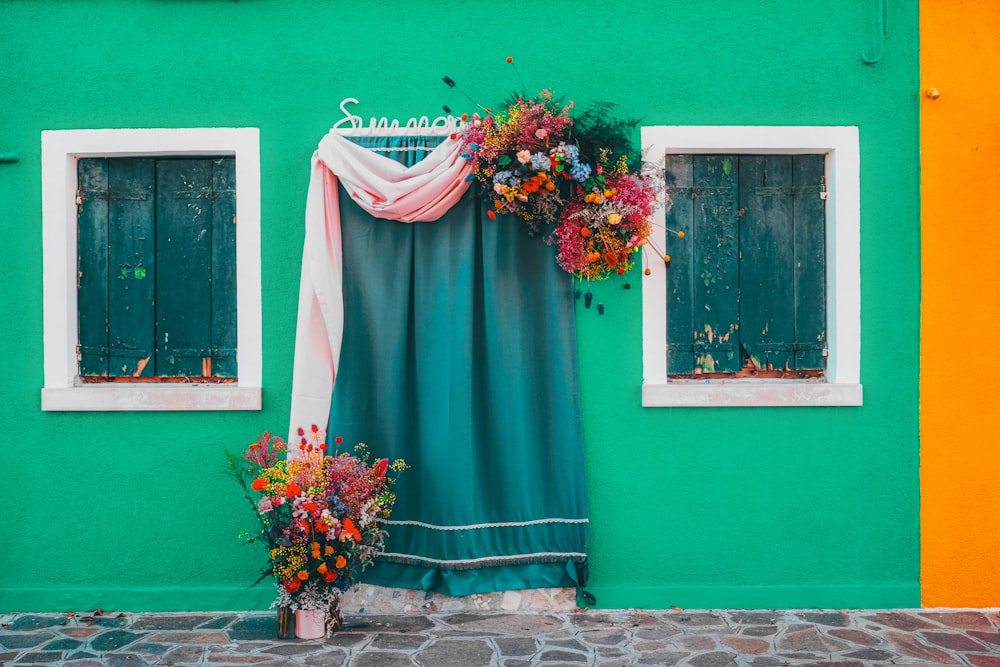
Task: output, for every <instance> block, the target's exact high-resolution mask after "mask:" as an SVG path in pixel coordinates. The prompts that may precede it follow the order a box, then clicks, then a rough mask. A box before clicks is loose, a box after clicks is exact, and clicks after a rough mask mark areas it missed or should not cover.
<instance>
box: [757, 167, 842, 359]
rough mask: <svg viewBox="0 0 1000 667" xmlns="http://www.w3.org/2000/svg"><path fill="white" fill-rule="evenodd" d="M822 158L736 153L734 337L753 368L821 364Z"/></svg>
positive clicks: (823, 285)
mask: <svg viewBox="0 0 1000 667" xmlns="http://www.w3.org/2000/svg"><path fill="white" fill-rule="evenodd" d="M823 163H824V158H823V156H822V155H796V156H792V155H755V156H743V157H741V159H740V206H741V208H742V210H743V211H744V215H743V216H742V217H741V218H740V342H741V345H742V346H743V351H744V354H745V355H747V358H748V359H749V360H750V362H751V364H752V365H753V366H754V367H755V368H758V369H765V370H772V369H773V370H804V369H821V368H825V363H824V357H823V354H822V351H823V349H824V347H825V333H824V332H825V322H826V313H825V302H826V297H825V279H826V278H825V253H824V235H825V225H824V202H823V200H822V199H821V192H822V184H823V169H824V165H823Z"/></svg>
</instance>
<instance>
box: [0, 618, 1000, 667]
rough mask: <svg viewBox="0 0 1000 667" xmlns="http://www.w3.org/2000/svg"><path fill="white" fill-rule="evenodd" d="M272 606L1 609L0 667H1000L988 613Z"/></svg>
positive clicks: (996, 630)
mask: <svg viewBox="0 0 1000 667" xmlns="http://www.w3.org/2000/svg"><path fill="white" fill-rule="evenodd" d="M276 630H277V621H276V617H275V613H274V612H219V613H206V612H197V613H145V614H128V613H120V614H119V613H113V614H96V613H95V614H91V615H81V614H0V665H3V666H4V667H15V666H18V667H20V666H24V665H33V666H36V667H38V666H45V665H49V666H52V667H64V666H65V667H98V666H111V667H151V666H153V665H164V666H165V665H170V666H172V667H184V666H188V665H190V666H192V667H193V666H197V665H200V666H212V667H229V666H235V665H260V666H279V665H315V666H320V665H322V666H330V667H369V666H370V667H396V666H398V667H581V666H584V665H586V666H591V665H594V666H605V667H631V666H633V665H635V666H640V665H692V666H693V667H730V666H737V667H786V666H793V665H795V666H798V665H802V666H806V665H808V666H818V665H833V666H835V667H874V666H876V665H889V664H892V665H911V666H914V667H917V666H919V667H926V666H929V665H960V666H963V667H1000V612H998V610H997V609H961V610H944V609H902V610H868V611H865V610H852V611H846V610H692V611H688V610H676V609H673V610H634V609H626V610H593V611H576V612H572V611H571V612H551V611H546V612H530V611H523V610H519V611H509V612H508V611H481V612H470V611H466V610H463V611H459V612H453V613H448V612H440V611H436V612H432V613H422V612H420V611H416V612H411V613H393V614H350V613H348V614H346V615H345V617H344V627H343V629H341V630H339V631H338V632H336V633H334V634H333V635H331V636H330V637H327V638H325V639H319V640H299V639H291V640H287V639H286V640H280V639H278V638H277V634H276Z"/></svg>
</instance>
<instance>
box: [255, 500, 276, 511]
mask: <svg viewBox="0 0 1000 667" xmlns="http://www.w3.org/2000/svg"><path fill="white" fill-rule="evenodd" d="M273 509H274V503H272V502H271V497H270V496H264V497H263V498H261V499H260V500H258V501H257V512H258V513H259V514H263V513H264V512H270V511H271V510H273Z"/></svg>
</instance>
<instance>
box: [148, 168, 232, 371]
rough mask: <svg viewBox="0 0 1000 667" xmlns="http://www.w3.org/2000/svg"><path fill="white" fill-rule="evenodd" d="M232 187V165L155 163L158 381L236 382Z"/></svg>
mask: <svg viewBox="0 0 1000 667" xmlns="http://www.w3.org/2000/svg"><path fill="white" fill-rule="evenodd" d="M217 165H218V173H216V166H217ZM234 183H235V174H234V160H233V159H232V158H223V159H177V160H168V159H161V160H158V161H157V169H156V217H157V225H156V235H157V254H158V259H159V266H158V271H157V274H156V292H157V331H156V346H157V365H156V373H157V375H172V376H178V375H180V376H191V377H199V376H212V375H217V374H219V373H226V374H228V375H234V374H235V370H236V369H235V340H234V339H235V324H236V323H235V257H236V252H235V238H236V237H235V230H233V229H231V228H232V227H233V226H234V224H233V219H234V214H235V203H234V202H235V191H234V189H233V188H232V187H231V186H232V185H233V184H234ZM217 186H218V187H217ZM216 258H218V260H217V261H218V263H219V264H220V267H219V268H218V270H217V269H215V268H214V264H216V263H217V262H216ZM217 278H218V280H219V282H220V283H221V284H219V285H218V286H216V285H215V280H216V279H217ZM216 287H217V288H218V289H216ZM224 292H227V293H228V294H227V296H226V297H225V298H222V294H223V293H224ZM216 293H218V295H219V297H220V298H219V301H220V303H219V304H218V305H219V312H218V313H216V312H215V311H216V304H215V303H214V301H213V298H214V296H215V295H216ZM218 351H221V352H222V354H221V357H222V359H221V360H220V361H219V362H218V363H216V361H215V359H214V357H215V356H216V352H218ZM220 365H221V366H222V368H219V367H218V366H220Z"/></svg>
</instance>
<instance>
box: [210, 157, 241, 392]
mask: <svg viewBox="0 0 1000 667" xmlns="http://www.w3.org/2000/svg"><path fill="white" fill-rule="evenodd" d="M212 190H213V193H214V199H213V207H212V375H214V376H216V377H236V160H235V159H234V158H220V159H217V160H213V161H212Z"/></svg>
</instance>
